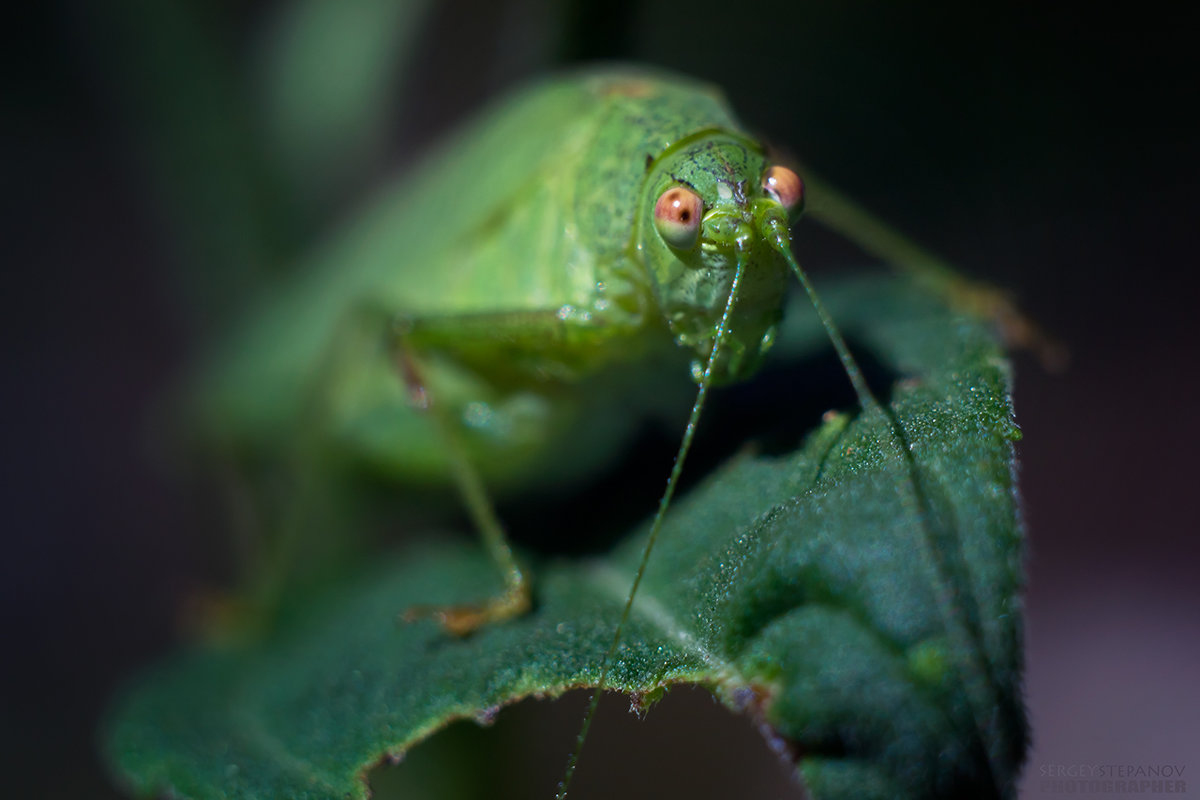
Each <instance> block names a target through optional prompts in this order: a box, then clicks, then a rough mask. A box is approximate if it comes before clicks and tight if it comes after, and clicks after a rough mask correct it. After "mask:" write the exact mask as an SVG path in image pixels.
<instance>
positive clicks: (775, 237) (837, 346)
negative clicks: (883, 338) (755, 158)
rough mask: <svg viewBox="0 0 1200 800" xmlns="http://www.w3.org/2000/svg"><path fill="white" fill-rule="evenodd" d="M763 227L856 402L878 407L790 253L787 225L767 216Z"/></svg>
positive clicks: (840, 337) (850, 354)
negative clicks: (801, 289) (797, 282)
mask: <svg viewBox="0 0 1200 800" xmlns="http://www.w3.org/2000/svg"><path fill="white" fill-rule="evenodd" d="M764 227H765V228H766V229H767V231H768V232H770V234H771V237H772V239H771V244H772V245H774V247H775V249H776V250H778V251H779V253H780V255H782V256H783V257H784V259H785V260H786V261H787V262H788V265H789V266H790V267H791V268H792V272H794V273H795V274H796V277H797V278H798V279H799V280H800V285H801V286H803V287H804V292H805V294H807V295H808V300H809V302H810V303H812V307H813V308H814V309H815V310H816V312H817V318H818V319H820V320H821V327H823V328H824V329H825V333H826V335H827V336H829V341H830V342H832V343H833V349H834V350H836V351H837V356H838V360H839V361H841V362H842V368H843V369H844V370H845V371H846V375H847V376H849V378H850V383H851V384H853V385H854V393H855V394H856V395H857V396H858V404H859V405H860V406H862V407H863V408H864V409H867V408H878V407H880V403H879V400H877V399H876V398H875V393H874V392H872V391H871V388H870V387H869V386H867V381H866V379H865V378H863V374H862V369H860V368H859V366H858V361H856V360H855V359H854V354H853V353H851V352H850V348H849V347H847V346H846V340H845V339H844V338H842V332H841V331H840V330H838V326H837V325H836V324H834V322H833V317H832V316H831V315H830V314H829V311H828V310H827V309H826V308H825V304H824V303H823V302H821V297H820V295H818V294H817V290H816V289H814V288H813V285H812V282H811V281H810V280H809V279H808V273H806V272H805V271H804V270H803V269H801V268H800V263H799V262H798V261H796V257H795V256H794V255H792V243H791V240H790V239H789V238H788V232H787V227H786V226H784V224H783V223H782V222H780V221H779V220H778V219H774V218H767V220H766V221H765V222H764Z"/></svg>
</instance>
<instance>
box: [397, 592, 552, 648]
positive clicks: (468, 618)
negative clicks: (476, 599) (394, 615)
mask: <svg viewBox="0 0 1200 800" xmlns="http://www.w3.org/2000/svg"><path fill="white" fill-rule="evenodd" d="M532 604H533V603H532V598H531V597H530V596H529V588H528V583H527V582H524V581H523V582H521V583H520V584H516V585H513V586H511V587H509V589H507V590H506V591H505V592H504V594H502V595H500V596H498V597H493V598H492V599H490V600H488V601H487V602H486V603H478V604H463V605H454V606H412V607H410V608H408V609H406V610H405V611H404V613H403V614H401V615H400V621H401V622H402V623H404V624H405V625H409V624H412V623H414V622H419V621H420V620H423V619H431V620H433V621H434V622H436V623H437V624H438V626H439V627H441V629H442V630H443V631H445V632H446V633H448V634H450V635H451V636H454V637H457V638H459V639H461V638H464V637H466V636H470V635H471V634H472V633H474V632H475V631H477V630H479V629H480V628H482V627H484V626H485V625H491V624H492V623H494V622H503V621H505V620H509V619H513V618H515V617H520V616H522V615H523V614H525V613H526V612H528V611H529V609H530V607H531V606H532Z"/></svg>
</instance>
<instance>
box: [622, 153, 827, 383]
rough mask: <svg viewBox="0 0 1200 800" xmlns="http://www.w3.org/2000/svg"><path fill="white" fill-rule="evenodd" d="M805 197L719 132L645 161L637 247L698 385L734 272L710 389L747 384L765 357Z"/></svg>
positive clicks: (792, 180) (780, 171) (791, 176)
mask: <svg viewBox="0 0 1200 800" xmlns="http://www.w3.org/2000/svg"><path fill="white" fill-rule="evenodd" d="M803 193H804V189H803V184H802V183H801V182H800V179H799V178H798V177H797V176H796V174H795V173H794V172H792V171H791V170H789V169H787V168H786V167H781V166H777V165H771V164H770V163H769V162H768V161H767V159H766V156H765V154H764V152H763V150H762V148H761V147H760V146H759V145H758V144H757V143H755V142H753V141H751V140H748V139H744V138H742V137H740V136H737V135H734V134H730V133H726V132H723V131H721V132H718V131H710V132H703V133H701V134H699V135H697V136H693V137H688V138H686V139H684V140H682V141H681V142H678V143H676V144H675V145H673V146H672V147H669V148H668V149H667V150H666V151H665V152H664V153H663V154H662V155H660V156H659V157H658V159H656V160H654V161H653V162H652V163H651V165H650V167H649V169H648V172H647V176H646V184H645V187H644V195H643V206H642V207H643V209H644V215H643V217H642V219H641V224H640V226H639V230H640V233H639V240H638V243H637V246H638V249H639V251H640V253H641V255H642V259H643V263H644V264H645V265H646V270H647V273H648V278H649V280H650V282H651V284H652V286H653V288H654V291H655V296H656V298H657V300H658V303H659V307H660V309H661V311H662V313H663V316H664V318H665V320H666V322H667V325H668V326H669V327H670V329H671V333H672V334H673V335H674V336H675V340H676V342H677V343H678V344H679V345H680V346H682V347H686V348H688V349H690V350H692V351H693V352H694V353H695V355H696V357H695V358H694V359H693V361H692V373H693V377H694V378H695V379H696V380H697V382H698V381H699V380H700V377H701V375H702V374H703V373H704V370H705V367H706V365H707V362H708V360H709V356H710V354H711V353H712V350H713V344H714V340H715V335H716V331H717V327H718V325H719V324H720V321H721V317H722V314H723V312H724V309H725V304H726V302H725V301H726V299H727V298H728V297H729V293H730V290H731V288H732V283H733V276H734V274H735V273H736V272H737V271H738V268H739V265H740V266H741V268H742V271H743V273H744V276H743V280H742V283H741V288H740V290H739V294H738V301H737V304H736V307H735V308H734V309H733V310H732V314H731V315H730V318H729V320H728V326H727V327H728V330H727V331H726V332H725V337H724V341H723V343H722V346H721V350H720V352H719V355H718V361H717V363H716V364H714V365H713V373H712V381H713V382H714V383H716V384H721V383H731V382H734V381H738V380H742V379H744V378H746V377H749V376H750V375H751V374H753V373H754V371H755V370H756V369H757V368H758V366H759V364H760V363H761V362H762V359H763V357H764V356H765V355H766V353H767V351H768V350H769V349H770V347H771V344H772V342H773V341H774V338H775V331H776V327H777V325H778V323H779V320H780V317H781V316H782V313H783V304H784V298H785V294H786V291H787V282H788V273H789V272H790V271H791V269H792V268H791V266H790V263H789V260H788V257H789V256H790V255H791V253H790V251H789V252H786V253H785V252H783V251H784V250H786V249H787V247H788V241H787V230H788V226H789V224H790V222H792V221H794V220H795V219H796V218H797V217H798V216H799V213H800V210H801V208H802V206H803ZM781 240H782V241H781Z"/></svg>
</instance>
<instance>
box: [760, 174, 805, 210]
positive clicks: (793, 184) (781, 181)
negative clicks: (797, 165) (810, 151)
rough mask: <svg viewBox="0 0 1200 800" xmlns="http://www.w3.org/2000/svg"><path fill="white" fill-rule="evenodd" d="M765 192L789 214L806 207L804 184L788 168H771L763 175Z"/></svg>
mask: <svg viewBox="0 0 1200 800" xmlns="http://www.w3.org/2000/svg"><path fill="white" fill-rule="evenodd" d="M762 185H763V191H765V192H766V193H767V194H769V195H770V196H771V197H774V198H775V199H776V200H778V201H779V204H780V205H781V206H783V207H784V208H786V209H787V212H788V213H789V214H795V213H797V212H799V211H800V209H801V208H802V207H803V206H804V182H803V181H801V180H800V176H799V175H797V174H796V173H794V172H792V171H791V170H790V169H788V168H787V167H779V166H775V167H771V168H769V169H768V170H767V171H766V172H764V173H763V181H762Z"/></svg>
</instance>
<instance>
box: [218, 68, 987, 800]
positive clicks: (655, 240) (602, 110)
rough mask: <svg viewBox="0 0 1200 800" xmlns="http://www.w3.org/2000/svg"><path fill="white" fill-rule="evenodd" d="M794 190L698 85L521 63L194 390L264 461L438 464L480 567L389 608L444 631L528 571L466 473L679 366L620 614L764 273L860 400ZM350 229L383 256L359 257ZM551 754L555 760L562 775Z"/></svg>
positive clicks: (518, 453) (606, 446)
mask: <svg viewBox="0 0 1200 800" xmlns="http://www.w3.org/2000/svg"><path fill="white" fill-rule="evenodd" d="M809 188H810V189H811V188H812V181H811V180H809ZM823 194H824V196H825V197H826V198H828V203H829V205H828V206H827V208H828V210H829V217H828V219H827V222H828V223H829V224H830V225H831V227H834V228H835V229H840V230H841V231H842V232H843V233H845V234H847V235H848V236H849V237H850V238H852V239H855V240H858V241H860V242H862V244H863V245H864V247H865V248H866V249H868V250H871V251H874V252H875V253H877V254H879V255H882V256H884V257H885V258H886V259H887V260H890V261H892V262H893V263H896V264H897V265H899V266H901V267H910V268H912V269H914V270H916V271H917V272H918V273H919V274H920V275H922V276H924V277H926V278H927V279H929V280H930V281H932V282H933V283H935V284H936V285H937V286H938V287H939V288H940V289H941V290H943V291H945V292H947V293H951V294H956V295H959V296H960V297H961V298H962V299H963V301H964V302H974V301H976V300H977V299H978V298H984V299H985V302H988V303H989V304H990V303H993V302H994V298H993V297H992V296H991V295H989V294H986V293H982V292H975V291H973V290H972V289H970V288H968V284H966V283H965V282H964V281H962V279H960V278H958V277H957V276H955V275H954V274H953V273H951V272H949V271H948V270H947V269H946V268H944V267H943V266H942V265H940V263H939V262H937V261H936V260H934V259H932V258H930V257H928V256H927V255H926V254H925V253H923V252H921V251H919V250H917V249H915V248H912V247H911V246H910V245H908V244H907V243H906V242H904V241H903V240H902V239H900V238H898V237H896V236H895V235H894V234H892V233H891V232H890V231H888V229H886V228H885V227H883V226H881V225H880V224H879V223H878V222H876V221H875V220H873V219H871V218H870V217H867V216H865V215H862V214H861V212H858V211H857V210H855V209H853V207H851V206H847V205H845V204H842V203H841V201H840V200H839V199H838V198H837V197H836V195H833V194H832V193H823ZM803 200H804V183H803V182H802V181H801V180H800V178H799V177H798V176H797V175H796V173H795V172H793V171H792V170H791V169H789V168H788V167H786V166H783V165H780V164H776V163H773V162H772V161H771V160H770V159H769V158H768V154H767V151H766V149H765V148H764V147H763V146H762V145H761V144H760V143H759V142H758V141H756V140H755V139H754V138H752V137H751V136H750V135H748V134H747V133H746V132H745V131H744V130H743V129H742V127H741V126H740V125H739V124H738V123H737V121H736V120H735V118H734V117H733V115H732V113H731V112H730V111H729V109H728V107H727V106H726V104H725V103H724V101H723V99H722V98H721V97H720V95H719V94H717V93H716V92H715V91H713V90H712V89H710V88H708V87H706V86H703V85H700V84H697V83H694V82H691V81H688V80H684V79H681V78H678V77H674V76H667V75H662V74H654V73H647V72H644V71H635V70H628V69H605V70H598V71H589V72H583V73H578V74H573V75H569V76H565V77H562V78H558V79H554V80H550V81H547V82H544V83H541V84H539V85H536V86H534V87H532V88H530V89H527V90H525V91H524V92H522V93H520V94H518V95H517V96H516V97H515V98H513V99H511V100H510V101H508V102H507V103H505V104H504V105H503V106H500V107H498V108H497V109H496V110H494V111H493V112H492V113H490V114H488V115H486V116H485V117H484V118H483V119H482V120H481V121H480V122H478V123H477V124H476V125H475V126H474V127H471V128H469V129H468V130H467V131H466V132H465V133H463V134H460V135H459V136H457V137H454V138H452V139H451V140H449V142H448V143H447V144H446V145H445V148H444V149H443V150H442V152H441V154H440V156H439V157H436V158H433V159H431V160H429V161H428V162H426V164H425V165H424V166H423V167H422V168H421V169H420V170H419V172H418V173H417V174H416V175H415V177H414V179H413V180H412V181H410V182H409V183H408V184H407V185H406V186H405V188H404V191H403V192H402V193H401V194H398V195H395V196H392V197H389V198H385V199H384V200H383V202H382V203H381V204H380V205H379V208H378V210H377V213H376V214H374V215H372V216H369V217H367V218H366V219H365V220H364V221H363V222H362V223H361V225H360V228H359V229H357V230H353V231H350V232H349V233H348V234H347V236H346V237H345V238H343V239H342V240H340V241H339V242H337V243H335V244H334V245H333V250H331V251H330V252H327V253H324V254H323V255H322V260H323V261H324V262H325V264H326V265H329V264H333V265H336V266H337V269H336V270H326V271H323V272H314V273H312V274H309V275H307V276H306V277H305V278H304V279H303V280H302V281H301V282H300V283H298V284H297V285H296V286H294V287H293V288H292V289H291V290H290V291H289V292H288V293H287V294H285V295H284V296H281V297H278V298H276V299H275V301H274V303H273V304H272V306H271V307H270V308H268V309H266V310H265V311H264V312H263V313H262V314H261V315H259V316H258V317H257V318H256V319H255V320H254V322H253V324H252V326H251V327H250V329H249V330H247V331H244V332H243V334H242V335H241V336H240V337H239V338H238V339H236V340H235V342H234V344H233V345H232V348H231V355H230V356H229V358H228V360H227V362H226V363H225V364H224V365H223V366H222V367H220V369H219V371H218V372H217V374H216V376H215V378H214V379H213V381H212V382H211V383H210V386H209V388H208V389H207V390H206V391H207V393H206V396H205V403H206V409H207V410H206V413H207V414H208V415H209V416H210V418H211V420H212V421H213V425H214V426H219V427H220V428H221V429H222V431H223V435H225V436H227V437H228V438H229V439H231V440H232V441H233V442H235V443H236V444H237V445H238V446H239V447H241V448H243V449H245V450H248V451H251V452H255V453H265V454H267V457H268V458H269V456H270V453H272V452H273V451H274V452H283V451H285V450H288V449H289V448H294V447H295V446H296V441H297V440H303V441H304V442H306V443H312V442H316V443H318V445H319V447H320V448H322V451H326V450H328V449H332V450H334V451H336V452H338V453H339V454H341V455H342V456H343V457H346V458H348V459H350V460H353V461H357V462H362V463H366V464H370V465H372V466H373V467H375V468H377V469H378V470H379V471H381V472H383V473H385V474H386V475H389V476H391V477H393V478H395V479H397V480H400V481H408V482H424V483H439V482H441V483H447V482H449V483H452V484H453V485H454V486H456V487H457V489H458V490H459V491H460V493H461V494H462V495H463V499H464V503H465V505H466V507H467V509H468V510H469V512H470V513H471V515H472V517H473V520H474V522H475V524H476V526H477V528H478V529H479V531H480V532H481V534H482V535H483V538H484V541H485V543H486V545H487V547H488V549H489V551H490V552H491V554H492V556H493V558H494V559H495V561H496V563H497V565H498V566H499V568H500V570H501V573H502V575H503V579H504V582H505V588H504V590H503V592H502V593H501V594H500V595H499V596H497V597H495V598H492V599H483V600H482V601H480V598H472V597H464V598H463V599H464V604H463V605H461V606H455V607H450V608H418V609H408V610H404V609H398V611H400V612H405V617H406V618H407V619H409V620H414V619H419V618H423V617H426V616H430V617H433V618H435V619H436V620H438V621H439V622H440V624H441V625H442V626H443V627H444V628H445V629H446V630H447V632H448V633H450V634H453V635H466V634H469V633H471V632H472V631H474V630H475V629H477V628H478V627H480V626H482V625H488V624H499V623H501V622H502V621H503V620H505V619H508V618H511V617H513V616H516V615H520V614H522V613H523V612H524V611H525V610H526V609H527V608H528V607H529V604H530V596H531V595H530V577H529V576H528V575H526V574H525V573H524V571H523V570H522V568H521V567H520V566H519V565H518V561H517V559H516V558H515V557H514V555H513V553H512V550H511V548H510V547H509V545H508V542H507V538H506V537H505V534H504V532H503V528H502V526H501V524H500V521H499V520H498V518H497V517H496V515H495V514H494V512H493V511H492V505H491V502H490V500H489V494H490V492H492V491H495V490H502V489H504V488H505V487H508V486H513V485H520V484H523V483H528V482H530V481H537V480H541V479H543V478H544V477H545V476H548V475H554V476H556V477H557V478H559V479H564V480H566V479H571V478H573V477H575V476H578V475H582V474H586V473H587V472H588V471H589V470H592V469H594V468H595V467H596V465H597V464H599V463H601V462H602V461H604V460H606V459H608V458H609V457H610V456H611V455H612V454H613V452H614V450H616V449H618V448H619V446H620V443H621V442H622V441H624V440H625V439H626V438H627V433H628V432H629V431H630V430H631V429H632V424H633V423H634V422H635V421H636V420H637V418H638V417H639V415H640V414H642V413H644V412H653V411H654V410H656V409H657V408H658V407H659V406H660V405H661V404H662V402H663V401H662V395H663V394H664V392H663V389H662V386H663V383H664V379H663V378H662V375H663V372H664V369H670V370H674V371H675V374H676V375H677V377H678V378H679V379H680V380H681V381H682V382H686V381H687V378H688V377H689V376H690V378H691V384H692V385H693V387H694V388H695V391H696V394H695V400H694V402H693V405H692V411H691V418H690V420H689V422H688V424H687V427H686V430H685V433H684V435H683V441H682V443H681V445H680V448H679V451H678V455H677V457H676V459H675V464H674V467H673V469H672V470H671V471H670V474H669V478H668V482H667V488H666V490H665V492H664V494H663V496H662V498H661V501H660V503H659V506H658V511H657V515H656V517H655V520H654V523H653V524H652V528H651V535H650V537H649V539H648V544H647V546H646V550H645V552H644V555H643V558H642V563H641V568H640V569H639V571H638V574H637V577H635V579H634V581H633V584H632V586H631V587H630V590H629V593H628V596H627V601H626V604H625V609H624V614H625V615H628V613H629V610H630V608H631V607H632V606H633V603H634V599H635V597H636V594H637V589H638V585H639V582H640V580H641V575H642V571H643V570H644V569H645V566H646V564H647V563H648V561H649V559H650V556H651V551H652V548H653V545H654V541H655V537H656V535H657V531H658V529H659V526H660V524H661V521H662V519H663V518H664V516H665V514H666V513H667V511H668V508H669V506H670V502H671V498H672V495H673V493H674V490H675V487H676V485H677V482H678V478H679V475H680V472H681V470H682V468H683V464H684V461H685V459H686V455H687V452H688V449H689V447H690V444H691V441H692V438H693V436H694V431H695V428H696V423H697V421H698V419H699V417H700V414H701V411H702V408H703V406H704V401H705V397H706V396H707V394H708V391H709V389H710V387H713V386H719V385H721V384H726V383H732V382H735V381H742V380H746V379H748V378H750V377H751V376H752V375H753V374H754V372H755V370H756V369H757V368H758V367H759V365H760V364H761V362H762V360H763V358H764V356H765V355H766V353H767V351H768V350H769V349H770V347H771V344H772V341H773V339H774V336H775V331H776V326H777V324H778V323H779V321H780V319H781V315H782V310H783V304H784V298H785V294H786V290H787V286H788V283H789V280H790V278H789V274H793V275H795V276H797V278H798V279H799V280H800V281H801V283H802V284H803V285H804V288H805V290H806V291H807V292H808V295H809V297H810V299H811V300H812V303H813V306H814V307H815V309H816V311H817V313H818V314H819V315H820V317H821V321H822V324H823V325H824V326H825V329H826V331H827V332H828V334H829V337H830V339H831V341H832V342H833V345H834V347H835V348H836V350H837V352H838V356H839V358H840V359H841V361H842V364H843V365H844V367H845V369H846V372H847V374H848V376H849V378H850V380H851V382H852V383H853V385H854V388H855V391H856V393H857V394H858V397H859V401H860V403H862V404H864V405H866V404H874V403H875V401H874V399H873V398H872V397H871V393H870V390H869V389H868V388H867V386H866V384H865V382H864V381H863V379H862V377H861V374H860V371H859V369H858V367H857V366H856V365H855V362H854V359H853V357H852V356H851V354H850V352H849V350H848V349H847V348H846V345H845V343H844V342H843V341H842V338H841V336H840V334H839V333H838V331H837V329H836V327H835V326H834V323H833V320H832V319H830V318H829V315H828V314H827V313H826V312H825V310H824V308H823V307H822V305H821V302H820V300H819V298H818V297H817V295H816V294H815V293H814V292H813V289H812V286H811V285H810V284H809V282H808V279H807V277H806V276H805V273H804V272H803V270H801V269H800V267H799V265H798V264H797V262H796V261H795V259H794V257H793V255H792V253H791V248H790V236H789V232H788V231H789V226H790V224H791V223H792V222H794V221H795V220H796V218H797V217H798V215H799V213H800V211H801V209H802V206H803ZM364 241H373V242H380V241H384V242H387V243H388V246H387V247H386V248H385V249H387V250H389V251H394V252H402V253H404V258H403V259H402V260H400V261H394V262H393V261H389V260H381V259H379V258H377V257H374V255H373V254H374V252H375V251H373V250H372V251H367V250H365V249H363V248H362V247H361V245H360V243H361V242H364ZM664 471H665V470H664ZM622 619H624V617H623V618H622ZM622 627H623V621H622V623H621V624H619V625H618V626H617V629H616V632H615V636H614V640H613V642H612V645H611V647H610V648H609V655H608V659H609V660H611V659H612V658H613V657H614V654H615V653H616V651H617V648H618V646H619V643H620V637H621V635H622ZM605 674H606V673H605V671H604V670H603V668H602V671H601V677H600V680H599V686H598V687H597V689H596V693H597V694H596V696H598V694H599V692H600V691H602V690H603V688H604V682H605V679H604V676H605ZM594 709H595V702H594V701H593V704H592V711H591V712H589V715H588V721H589V722H590V719H591V713H592V712H594ZM587 724H588V723H586V722H585V726H584V729H583V731H581V734H580V739H579V745H582V742H583V740H584V738H585V736H586V730H587ZM576 754H578V746H577V748H576ZM573 770H574V757H572V762H571V765H570V767H569V768H568V773H567V776H566V779H565V780H564V785H563V787H562V789H561V795H563V796H565V792H566V786H567V784H569V781H570V776H571V773H572V772H573Z"/></svg>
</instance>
